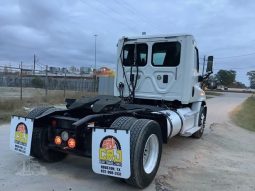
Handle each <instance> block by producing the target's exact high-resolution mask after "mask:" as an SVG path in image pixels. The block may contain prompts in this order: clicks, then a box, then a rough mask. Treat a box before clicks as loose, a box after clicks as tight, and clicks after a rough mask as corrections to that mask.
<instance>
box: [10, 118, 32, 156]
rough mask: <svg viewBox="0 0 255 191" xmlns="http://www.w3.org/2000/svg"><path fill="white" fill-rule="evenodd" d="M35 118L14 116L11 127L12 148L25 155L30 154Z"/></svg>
mask: <svg viewBox="0 0 255 191" xmlns="http://www.w3.org/2000/svg"><path fill="white" fill-rule="evenodd" d="M33 123H34V122H33V120H32V119H29V118H23V117H16V116H12V119H11V127H10V149H11V150H13V151H16V152H18V153H21V154H23V155H27V156H29V155H30V151H31V141H32V133H33Z"/></svg>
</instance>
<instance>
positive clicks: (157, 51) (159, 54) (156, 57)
mask: <svg viewBox="0 0 255 191" xmlns="http://www.w3.org/2000/svg"><path fill="white" fill-rule="evenodd" d="M180 57H181V44H180V43H179V42H160V43H155V44H153V46H152V65H153V66H164V67H175V66H178V65H179V63H180Z"/></svg>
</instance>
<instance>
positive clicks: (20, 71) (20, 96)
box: [20, 61, 23, 101]
mask: <svg viewBox="0 0 255 191" xmlns="http://www.w3.org/2000/svg"><path fill="white" fill-rule="evenodd" d="M22 80H23V79H22V61H21V63H20V100H21V101H22V86H23V84H22Z"/></svg>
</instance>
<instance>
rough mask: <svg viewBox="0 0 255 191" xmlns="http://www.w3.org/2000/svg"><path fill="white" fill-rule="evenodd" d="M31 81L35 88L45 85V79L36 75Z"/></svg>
mask: <svg viewBox="0 0 255 191" xmlns="http://www.w3.org/2000/svg"><path fill="white" fill-rule="evenodd" d="M31 83H32V86H33V87H34V88H43V86H44V81H43V80H42V79H41V78H40V77H38V76H36V77H34V78H33V79H32V81H31Z"/></svg>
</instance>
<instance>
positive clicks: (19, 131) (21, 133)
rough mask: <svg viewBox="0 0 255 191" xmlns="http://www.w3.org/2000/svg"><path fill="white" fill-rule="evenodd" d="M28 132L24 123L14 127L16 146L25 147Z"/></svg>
mask: <svg viewBox="0 0 255 191" xmlns="http://www.w3.org/2000/svg"><path fill="white" fill-rule="evenodd" d="M27 133H28V131H27V126H26V124H25V123H22V122H21V123H19V124H18V125H17V127H16V132H15V143H16V144H17V145H23V146H25V147H26V146H27V140H28V134H27Z"/></svg>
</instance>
